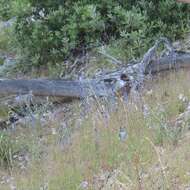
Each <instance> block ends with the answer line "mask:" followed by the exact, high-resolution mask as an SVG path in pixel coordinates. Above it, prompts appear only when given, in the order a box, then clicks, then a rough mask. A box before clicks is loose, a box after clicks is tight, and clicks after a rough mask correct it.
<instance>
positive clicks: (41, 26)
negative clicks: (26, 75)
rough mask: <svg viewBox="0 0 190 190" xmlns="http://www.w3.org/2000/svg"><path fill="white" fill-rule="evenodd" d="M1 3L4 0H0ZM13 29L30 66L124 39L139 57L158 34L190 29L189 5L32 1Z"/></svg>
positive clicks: (152, 0) (146, 0)
mask: <svg viewBox="0 0 190 190" xmlns="http://www.w3.org/2000/svg"><path fill="white" fill-rule="evenodd" d="M1 1H2V0H1ZM28 3H29V4H30V8H28V9H26V10H23V11H20V13H19V14H18V17H17V18H18V19H17V23H16V27H15V37H16V41H17V43H16V46H17V47H19V48H20V50H21V52H22V54H23V55H24V56H23V57H24V58H25V59H26V60H27V62H28V63H31V65H35V66H40V65H43V64H47V63H57V62H60V61H63V60H64V59H67V58H68V57H69V56H71V55H72V56H75V55H78V54H83V53H85V52H86V51H88V50H90V49H91V48H93V47H96V46H100V45H102V44H107V43H108V42H110V40H112V41H113V39H114V40H115V39H120V41H122V43H120V46H121V48H122V49H126V52H127V58H131V57H133V56H140V55H141V54H142V53H143V52H144V51H145V50H146V49H147V46H148V44H149V46H150V45H151V44H150V43H151V42H153V40H155V39H156V38H157V37H159V36H166V37H169V38H170V39H177V38H180V37H182V35H183V34H184V33H185V32H187V30H188V29H189V16H190V15H189V11H190V6H189V5H187V4H181V3H176V1H175V0H160V1H158V0H119V1H118V0H93V1H92V0H72V1H71V0H41V1H39V0H28Z"/></svg>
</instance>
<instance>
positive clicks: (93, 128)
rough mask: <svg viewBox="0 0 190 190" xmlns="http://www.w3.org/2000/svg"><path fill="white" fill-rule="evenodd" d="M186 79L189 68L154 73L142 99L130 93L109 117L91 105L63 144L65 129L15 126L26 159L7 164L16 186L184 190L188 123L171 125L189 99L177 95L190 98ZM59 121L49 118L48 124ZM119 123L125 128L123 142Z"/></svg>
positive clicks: (31, 189) (29, 188) (54, 189)
mask: <svg viewBox="0 0 190 190" xmlns="http://www.w3.org/2000/svg"><path fill="white" fill-rule="evenodd" d="M189 79H190V76H189V73H188V72H179V73H173V74H169V73H168V75H167V77H164V78H162V77H160V78H155V79H153V81H152V82H147V85H146V86H145V89H144V90H143V92H142V94H143V95H142V97H140V101H139V100H137V99H135V98H133V97H130V98H129V102H128V103H127V104H125V103H124V102H122V101H121V102H119V106H118V108H117V109H114V111H112V112H111V113H110V114H109V117H108V118H105V115H102V112H101V111H100V104H99V105H98V106H97V105H94V106H92V110H93V111H92V112H89V114H88V115H87V117H86V118H85V119H83V120H82V123H81V127H80V128H78V129H77V130H75V131H74V132H72V135H71V137H70V138H71V139H70V141H69V142H68V143H67V144H65V145H63V144H62V143H61V142H60V138H61V137H62V135H63V134H59V133H58V134H50V133H48V134H44V133H43V131H46V132H47V130H43V129H42V130H40V135H39V133H38V132H39V128H36V129H30V128H28V129H22V130H21V131H19V130H18V132H16V133H15V135H16V136H18V141H19V142H22V143H20V146H21V145H22V146H21V147H23V145H24V144H25V145H26V147H27V148H26V150H27V151H28V152H29V154H30V161H29V163H28V165H27V169H26V170H24V171H21V170H20V169H19V168H18V167H17V166H16V165H15V166H13V168H12V169H11V176H13V177H14V182H15V184H16V186H17V189H19V190H39V189H40V188H41V189H48V190H60V189H65V190H72V189H73V190H77V189H85V188H86V189H89V190H91V189H92V190H94V189H95V190H96V189H104V190H112V189H113V190H114V189H130V190H131V189H134V190H136V189H138V190H141V189H184V188H185V187H186V186H188V185H190V184H189V181H190V175H189V169H190V164H189V157H190V151H189V143H190V136H189V132H188V129H187V128H186V129H184V130H182V131H181V130H178V129H177V128H175V127H174V123H175V122H174V121H175V119H176V118H177V117H178V116H179V114H180V113H181V112H183V111H184V110H185V109H186V106H187V105H186V104H188V102H187V103H186V102H183V101H181V100H180V99H179V94H183V95H184V96H185V97H187V99H188V98H190V91H189V89H190V88H189V87H190V84H189V83H188V82H187V81H189ZM150 91H152V92H151V93H150ZM145 104H146V105H147V106H148V108H149V113H148V115H146V116H145V115H144V113H143V105H145ZM77 111H78V110H77ZM54 123H55V125H54ZM58 124H59V123H58V122H50V128H55V129H56V128H57V126H58ZM69 127H71V128H72V127H73V126H69ZM120 127H124V128H126V129H127V134H128V135H127V139H126V140H124V141H121V140H120V138H119V130H120ZM50 131H51V130H50ZM21 132H22V133H21ZM21 134H22V135H21ZM19 137H20V138H19ZM62 140H64V139H62ZM4 173H5V172H4ZM7 187H8V186H7ZM7 187H6V186H5V187H2V190H4V189H6V188H7ZM3 188H4V189H3Z"/></svg>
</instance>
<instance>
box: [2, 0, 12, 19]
mask: <svg viewBox="0 0 190 190" xmlns="http://www.w3.org/2000/svg"><path fill="white" fill-rule="evenodd" d="M10 2H11V0H0V20H6V19H8V18H10V15H11V3H10Z"/></svg>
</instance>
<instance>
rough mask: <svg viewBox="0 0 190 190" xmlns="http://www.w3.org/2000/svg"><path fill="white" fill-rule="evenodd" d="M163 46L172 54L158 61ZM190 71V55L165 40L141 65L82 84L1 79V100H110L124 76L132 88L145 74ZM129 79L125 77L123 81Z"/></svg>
mask: <svg viewBox="0 0 190 190" xmlns="http://www.w3.org/2000/svg"><path fill="white" fill-rule="evenodd" d="M161 42H164V43H165V45H166V47H167V49H168V50H169V52H170V53H169V54H168V55H165V56H163V57H160V58H158V59H155V51H156V49H157V48H158V45H159V44H160V43H161ZM187 67H190V53H185V52H176V51H174V50H173V49H172V48H171V46H170V44H169V43H168V41H167V39H164V38H162V39H161V40H159V41H157V42H156V43H155V45H154V46H153V47H152V48H150V49H149V51H148V52H147V53H146V54H145V55H144V57H143V59H142V61H141V62H139V63H137V64H133V65H128V66H126V67H123V68H119V69H118V70H117V71H114V72H110V73H105V74H102V75H100V76H97V77H96V78H94V79H89V80H81V81H68V80H47V79H31V80H26V79H12V80H11V79H1V80H0V96H6V95H24V94H30V93H32V95H33V96H40V97H62V98H71V99H74V98H77V99H79V98H84V97H88V96H98V97H101V96H110V95H113V94H114V93H115V92H116V91H117V90H118V88H116V84H117V82H118V81H119V84H120V86H119V88H123V87H124V86H126V85H128V82H129V81H121V80H122V77H121V76H123V75H126V76H128V77H127V78H129V79H130V85H131V86H132V87H133V86H136V85H137V84H141V83H142V82H143V79H144V75H145V74H149V73H157V72H161V71H165V70H169V69H178V68H187ZM123 78H126V77H123Z"/></svg>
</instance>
